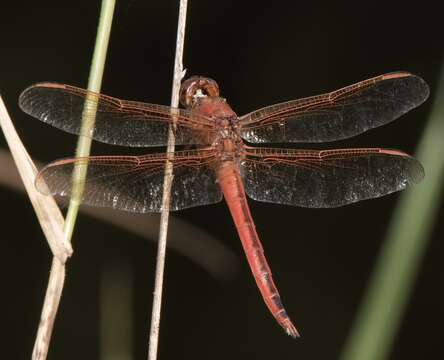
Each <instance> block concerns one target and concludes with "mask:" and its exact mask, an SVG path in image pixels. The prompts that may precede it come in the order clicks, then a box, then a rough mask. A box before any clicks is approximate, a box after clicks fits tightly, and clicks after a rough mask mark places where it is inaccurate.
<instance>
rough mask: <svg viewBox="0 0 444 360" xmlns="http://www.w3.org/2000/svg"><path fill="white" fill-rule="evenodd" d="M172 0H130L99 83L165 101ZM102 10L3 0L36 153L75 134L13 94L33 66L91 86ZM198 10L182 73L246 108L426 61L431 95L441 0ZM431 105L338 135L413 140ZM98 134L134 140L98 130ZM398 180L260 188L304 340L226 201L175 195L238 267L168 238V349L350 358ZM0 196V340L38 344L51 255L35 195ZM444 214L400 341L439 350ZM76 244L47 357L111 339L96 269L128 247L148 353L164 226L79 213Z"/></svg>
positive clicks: (257, 212) (87, 351) (5, 73)
mask: <svg viewBox="0 0 444 360" xmlns="http://www.w3.org/2000/svg"><path fill="white" fill-rule="evenodd" d="M177 3H178V1H172V0H162V1H142V0H137V1H128V2H127V1H120V2H118V4H117V8H116V15H115V21H114V27H113V31H112V35H111V41H110V48H109V54H108V61H107V67H106V70H105V76H104V82H103V87H102V92H104V93H106V94H109V95H113V96H116V97H120V98H124V99H132V100H140V101H147V102H152V103H160V104H169V102H170V92H171V82H172V70H173V61H174V48H175V36H176V21H177V13H178V10H177V8H178V6H177ZM434 3H439V2H434ZM99 10H100V2H99V1H92V0H77V1H49V0H40V1H38V2H20V1H16V2H9V5H3V6H2V13H1V15H0V16H1V21H0V38H1V39H2V42H1V50H0V53H1V54H0V71H1V76H0V91H1V93H2V95H3V97H4V100H5V102H6V104H7V106H8V107H9V110H10V112H11V116H12V117H13V119H14V122H15V125H16V127H17V130H18V131H19V134H20V136H21V137H22V140H23V141H24V143H25V145H26V146H27V148H28V150H29V152H30V153H31V154H32V156H33V157H35V159H39V160H42V161H45V162H47V161H50V160H53V159H55V158H59V157H64V156H69V155H70V154H72V153H73V151H74V146H75V138H74V137H73V136H72V135H68V134H65V133H62V132H60V131H58V130H56V129H53V128H51V127H49V126H46V125H44V124H42V123H40V122H39V121H36V120H35V119H32V118H30V117H29V116H27V115H25V114H24V113H22V112H21V111H20V110H19V108H18V106H17V98H18V95H19V94H20V91H21V90H23V89H24V88H25V87H26V86H28V85H30V84H32V83H34V82H38V81H46V80H48V81H57V82H64V83H69V84H73V85H77V86H81V87H85V86H86V83H87V78H88V71H89V64H90V59H91V54H92V50H93V44H94V38H95V34H96V26H97V18H98V14H99ZM188 13H189V16H188V21H187V24H188V27H187V33H186V45H185V57H184V65H185V67H186V68H187V69H188V75H192V74H199V75H207V76H210V77H212V78H214V79H216V80H217V81H218V83H219V85H220V87H221V89H222V96H224V97H226V98H227V99H228V101H229V102H230V104H231V106H232V107H233V109H235V111H236V112H237V113H238V114H244V113H246V112H249V111H251V110H254V109H256V108H258V107H261V106H265V105H268V104H272V103H275V102H281V101H285V100H290V99H294V98H299V97H305V96H309V95H314V94H318V93H322V92H326V91H330V90H334V89H336V88H339V87H342V86H345V85H349V84H351V83H354V82H357V81H359V80H363V79H366V78H368V77H371V76H374V75H377V74H380V73H384V72H390V71H395V70H407V71H411V72H413V73H416V74H418V75H420V76H422V77H423V78H424V79H425V80H426V81H427V82H428V83H429V85H430V87H431V97H432V98H433V95H434V91H435V88H436V85H437V77H438V74H439V71H440V66H441V62H442V51H443V36H442V13H441V12H440V11H439V9H438V8H434V7H433V5H432V4H431V2H425V1H423V2H415V5H414V6H413V5H408V4H407V3H406V2H400V1H368V2H365V1H358V2H354V1H346V2H332V1H312V2H308V1H280V0H274V1H271V2H263V3H261V2H257V1H217V2H213V1H198V0H190V5H189V9H188ZM431 105H432V101H428V102H427V103H426V104H424V105H423V106H421V107H420V108H419V109H417V110H414V111H412V112H411V113H410V114H408V115H406V116H404V117H402V119H400V120H399V121H396V122H394V123H391V124H389V125H387V126H384V127H383V128H378V129H376V130H373V131H371V132H369V133H367V134H364V135H362V136H359V137H357V138H354V139H350V140H347V141H341V142H338V143H336V144H333V145H334V146H335V147H341V146H383V147H390V148H399V149H402V150H404V151H406V152H409V153H414V152H415V146H416V144H417V142H418V140H419V138H420V135H421V132H422V130H423V128H424V126H425V122H426V119H427V118H428V115H429V113H430V110H431ZM0 141H1V146H2V147H3V148H5V147H6V143H5V141H4V140H3V139H2V140H0ZM333 145H331V144H327V145H326V146H330V147H331V146H333ZM93 152H94V153H96V154H106V153H121V154H127V153H135V152H134V151H132V150H131V149H126V148H117V149H116V148H113V149H112V148H111V147H110V146H105V145H101V144H98V145H94V147H93ZM0 171H1V170H0ZM426 172H427V169H426ZM397 198H398V196H397V195H396V194H394V195H390V196H387V197H385V198H382V199H378V200H374V201H364V202H361V203H357V204H354V205H350V206H347V207H343V208H338V209H333V210H332V209H326V210H314V209H302V208H292V207H284V206H278V205H271V204H265V203H256V202H253V201H251V202H250V205H251V211H252V214H253V217H254V219H255V221H256V226H257V228H258V232H259V234H260V235H261V238H262V240H263V243H264V247H265V250H266V254H267V256H268V259H269V261H270V265H271V267H272V269H273V272H274V275H275V280H276V282H277V284H278V286H279V289H280V292H281V295H282V297H283V301H284V303H285V305H286V309H287V311H288V313H289V314H290V316H291V317H292V319H294V321H295V323H296V325H297V326H298V327H299V329H300V330H301V332H302V334H303V337H302V339H300V340H297V341H295V340H292V339H291V338H290V337H288V336H286V335H285V334H284V333H283V332H282V330H281V329H280V328H279V326H278V325H276V324H275V322H274V320H273V318H272V317H271V316H270V315H269V313H268V311H267V309H266V308H265V306H264V304H263V303H262V300H261V298H260V296H259V294H258V291H257V290H256V286H255V284H254V281H253V279H252V277H251V275H250V270H249V268H248V266H247V264H246V261H245V260H244V257H243V254H242V250H241V246H240V242H239V241H238V238H237V234H236V231H235V228H234V226H233V223H232V220H231V218H230V215H229V212H228V209H227V207H226V206H225V204H223V203H222V204H217V205H213V206H207V207H202V208H194V209H189V210H186V211H182V212H180V213H177V214H176V215H177V216H179V217H181V218H182V219H184V220H187V221H189V222H191V223H193V224H194V225H196V226H199V227H201V228H203V229H205V230H206V231H208V232H209V233H210V234H211V235H212V236H214V237H215V238H217V239H218V240H220V242H222V243H223V244H224V245H225V246H226V247H228V248H230V249H232V250H233V251H234V252H236V253H237V254H238V256H239V269H238V271H237V272H236V273H235V275H234V276H232V277H231V278H230V280H227V281H220V280H216V279H214V278H213V277H212V276H210V275H209V274H208V273H206V272H205V271H203V270H202V268H200V267H198V266H196V265H195V264H194V263H193V262H191V261H189V260H188V259H187V258H185V257H183V256H180V255H178V254H177V253H175V252H172V251H170V252H169V253H168V257H167V268H166V283H165V302H164V312H163V318H162V324H161V340H160V350H159V351H160V358H161V359H167V358H184V359H208V358H212V359H227V358H250V359H253V358H254V359H270V358H273V359H296V358H298V359H335V358H338V356H339V354H340V351H341V349H342V346H343V345H344V342H345V340H346V336H347V334H348V331H349V330H350V327H351V324H352V321H353V318H354V315H355V312H356V309H357V307H358V305H359V303H360V300H361V296H362V295H363V291H364V289H365V285H366V281H367V279H368V277H369V274H370V272H371V269H372V265H373V264H374V261H375V259H376V256H377V254H378V250H379V249H380V245H381V243H382V240H383V238H384V235H385V233H386V229H387V226H388V224H389V221H390V218H391V214H392V212H393V209H394V207H395V205H396V200H397ZM0 203H1V204H2V207H1V212H2V239H1V241H0V249H1V252H0V254H1V261H0V263H1V268H0V269H1V272H0V274H1V278H2V279H3V280H2V284H3V291H2V296H1V303H2V309H3V316H2V326H1V328H2V331H5V334H4V335H2V336H1V338H2V343H3V344H2V358H5V359H6V358H8V359H26V358H29V357H30V354H31V351H32V346H33V340H34V336H35V332H36V329H37V325H38V320H39V316H40V310H41V305H42V301H43V296H44V292H45V288H46V282H47V275H48V270H49V267H50V262H51V255H50V252H49V249H48V247H47V245H46V242H45V240H44V237H43V235H42V233H41V231H40V228H39V225H38V223H37V221H36V219H35V216H34V213H33V210H32V208H31V205H30V203H29V201H28V200H27V198H26V197H25V196H24V195H23V194H19V193H15V192H12V191H11V190H10V189H6V188H4V189H0ZM148 216H149V215H148ZM442 216H443V207H442V205H441V206H440V208H439V213H438V214H437V219H438V221H437V223H436V224H435V226H434V230H433V233H432V238H431V239H430V242H429V246H428V250H427V251H426V254H425V258H424V261H423V264H422V267H421V272H420V274H419V277H418V280H417V282H416V285H415V288H414V290H413V296H412V298H411V299H410V300H409V302H408V306H407V312H406V314H405V317H404V319H403V321H402V324H401V329H400V331H399V333H398V335H397V337H396V342H395V344H394V347H393V351H392V352H391V355H390V358H391V359H403V360H404V359H437V358H441V357H442V356H443V355H444V350H443V346H442V345H443V340H444V336H443V330H442V324H443V322H444V310H443V305H442V304H443V303H444V292H443V280H444V270H443V267H442V259H443V257H442V252H443V245H442V242H441V240H442V238H443V232H444V226H443V223H442V221H441V220H442ZM74 246H75V250H76V252H75V255H74V257H73V258H72V259H71V260H70V262H69V264H68V276H67V281H66V288H65V292H64V296H63V298H62V303H61V306H60V312H59V315H58V317H57V321H56V324H55V331H54V337H53V340H52V341H53V342H52V347H51V349H50V354H49V359H64V360H69V359H79V358H81V359H97V358H98V357H99V321H100V316H99V308H100V306H101V305H100V299H99V282H100V274H101V271H102V266H103V264H104V263H107V262H109V261H112V262H113V264H115V265H114V266H116V267H117V268H118V267H119V266H120V265H119V264H126V265H128V264H129V268H130V271H131V272H132V276H133V281H134V282H133V286H134V289H135V290H134V291H135V292H134V293H133V299H134V300H133V305H134V315H133V321H134V329H133V333H134V338H133V342H132V346H133V349H134V354H133V355H134V356H133V358H134V359H144V358H146V351H147V337H148V335H147V333H148V326H149V321H148V319H149V316H150V315H149V312H150V308H151V307H150V306H151V293H152V289H153V280H154V263H155V255H156V246H155V244H154V243H149V242H146V241H142V240H141V239H139V238H138V237H136V236H132V235H128V234H127V233H125V232H124V231H123V230H119V229H118V228H113V227H110V226H109V225H106V224H104V223H102V222H99V221H96V220H92V219H91V218H89V217H86V216H82V217H80V219H79V222H78V227H77V229H76V233H75V235H74ZM202 256H205V254H202ZM110 259H112V260H110ZM102 320H103V319H102Z"/></svg>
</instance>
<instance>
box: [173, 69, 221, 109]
mask: <svg viewBox="0 0 444 360" xmlns="http://www.w3.org/2000/svg"><path fill="white" fill-rule="evenodd" d="M202 96H219V86H218V85H217V83H216V82H215V81H214V80H212V79H209V78H205V77H201V76H193V77H191V78H189V79H187V80H185V81H184V82H183V83H182V86H181V87H180V98H179V100H180V103H181V104H182V105H183V106H185V107H192V106H193V105H194V103H195V102H196V99H197V98H198V97H202Z"/></svg>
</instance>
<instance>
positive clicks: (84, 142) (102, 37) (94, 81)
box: [64, 0, 115, 241]
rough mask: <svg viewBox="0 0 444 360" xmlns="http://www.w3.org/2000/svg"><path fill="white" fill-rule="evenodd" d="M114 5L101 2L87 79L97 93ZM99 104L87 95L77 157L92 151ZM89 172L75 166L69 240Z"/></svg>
mask: <svg viewBox="0 0 444 360" xmlns="http://www.w3.org/2000/svg"><path fill="white" fill-rule="evenodd" d="M114 7H115V0H103V1H102V8H101V11H100V19H99V26H98V29H97V36H96V42H95V47H94V54H93V58H92V62H91V69H90V73H89V79H88V90H89V91H93V92H96V93H98V92H100V88H101V84H102V78H103V71H104V68H105V60H106V53H107V50H108V43H109V37H110V33H111V26H112V21H113V13H114ZM88 100H89V101H88ZM96 107H97V104H96V103H95V102H94V101H93V98H92V97H90V98H89V99H88V98H87V100H86V102H85V109H84V111H83V118H82V127H81V130H80V136H79V140H78V142H77V149H76V157H85V156H88V155H89V153H90V150H91V142H92V138H91V137H90V136H85V135H88V134H91V133H92V132H93V131H94V123H95V114H96ZM86 171H87V166H76V167H75V168H74V171H73V180H72V181H73V190H72V194H73V196H72V197H71V200H70V202H69V207H68V212H67V214H66V218H65V228H64V230H65V235H66V238H67V239H68V240H69V241H70V240H71V238H72V234H73V231H74V226H75V223H76V219H77V214H78V212H79V206H80V203H81V199H82V193H83V188H84V182H85V176H86Z"/></svg>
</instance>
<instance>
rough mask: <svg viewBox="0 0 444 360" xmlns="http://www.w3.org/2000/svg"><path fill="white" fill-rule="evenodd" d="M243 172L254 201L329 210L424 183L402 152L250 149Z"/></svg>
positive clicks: (414, 163)
mask: <svg viewBox="0 0 444 360" xmlns="http://www.w3.org/2000/svg"><path fill="white" fill-rule="evenodd" d="M242 174H243V177H244V182H245V191H246V193H247V194H248V196H249V197H251V198H252V199H254V200H258V201H264V202H272V203H278V204H286V205H295V206H302V207H309V208H329V207H338V206H342V205H346V204H350V203H353V202H357V201H360V200H365V199H371V198H376V197H380V196H384V195H386V194H390V193H392V192H395V191H399V190H403V189H405V188H406V187H407V186H409V185H412V184H415V183H418V182H419V181H421V179H422V178H423V177H424V169H423V167H422V165H421V164H420V163H419V161H417V160H416V159H414V158H412V157H410V156H409V155H407V154H405V153H403V152H401V151H398V150H388V149H377V148H375V149H373V148H370V149H334V150H323V151H316V150H291V149H266V148H261V149H258V148H256V149H255V148H248V150H247V152H246V155H245V159H244V161H243V162H242Z"/></svg>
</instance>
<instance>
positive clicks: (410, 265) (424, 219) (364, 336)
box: [341, 70, 444, 360]
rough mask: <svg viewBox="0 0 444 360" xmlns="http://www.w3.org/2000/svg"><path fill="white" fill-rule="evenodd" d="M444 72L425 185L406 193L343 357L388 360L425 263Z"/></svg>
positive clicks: (421, 151) (439, 162)
mask: <svg viewBox="0 0 444 360" xmlns="http://www.w3.org/2000/svg"><path fill="white" fill-rule="evenodd" d="M443 99H444V70H442V73H441V78H440V83H439V89H438V91H437V93H436V94H435V102H434V106H433V109H432V113H431V116H430V119H429V121H428V124H427V127H426V129H425V131H424V133H423V135H422V138H421V141H420V144H419V146H418V152H417V158H418V159H419V160H420V161H421V163H422V164H423V165H424V168H425V172H426V176H425V179H424V181H423V183H422V184H420V185H418V186H417V187H415V188H414V189H411V190H410V191H407V192H405V193H404V194H402V195H401V199H400V201H399V204H398V206H397V209H396V211H395V213H394V216H393V219H392V223H391V225H390V228H389V231H388V233H387V237H386V240H385V242H384V244H383V247H382V249H381V254H380V256H379V259H378V260H377V264H376V266H375V270H374V272H373V274H372V277H371V279H370V283H369V285H368V288H367V290H366V294H365V296H364V300H363V303H362V305H361V308H360V310H359V312H358V315H357V317H356V320H355V323H354V326H353V328H352V331H351V334H350V337H349V339H348V341H347V342H346V345H345V348H344V351H343V354H342V357H341V359H342V360H356V359H359V360H375V359H378V360H381V359H386V358H387V357H388V356H389V354H390V350H391V346H392V343H393V340H394V338H395V336H396V332H397V330H398V328H399V325H400V323H401V321H402V315H403V313H404V310H405V307H406V305H407V302H408V299H409V296H410V294H411V291H412V288H413V285H414V282H415V280H416V276H417V273H418V270H419V268H420V265H421V260H422V258H423V254H424V251H425V249H426V245H427V241H428V239H429V237H430V233H431V229H432V226H433V223H434V221H435V219H436V215H437V210H438V207H439V205H440V200H441V199H442V194H443V182H444V179H443V178H444V146H443V138H444V121H443V119H444V101H443Z"/></svg>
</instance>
